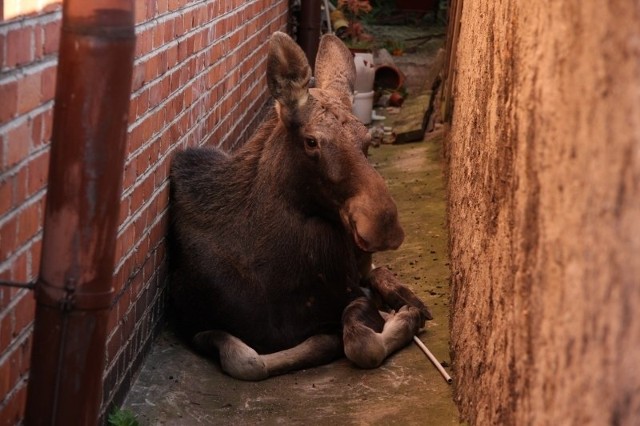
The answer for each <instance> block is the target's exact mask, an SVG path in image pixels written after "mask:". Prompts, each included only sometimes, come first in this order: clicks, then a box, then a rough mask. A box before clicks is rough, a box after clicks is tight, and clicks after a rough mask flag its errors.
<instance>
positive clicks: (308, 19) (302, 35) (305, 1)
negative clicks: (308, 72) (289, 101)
mask: <svg viewBox="0 0 640 426" xmlns="http://www.w3.org/2000/svg"><path fill="white" fill-rule="evenodd" d="M321 5H322V0H301V1H300V28H299V29H298V30H299V32H298V44H299V45H300V47H301V48H302V50H303V51H304V53H305V55H306V56H307V60H308V61H309V64H310V65H311V68H312V69H314V70H315V63H316V53H318V46H319V45H320V33H321V28H320V25H321V19H320V18H321V15H322V14H321V10H320V6H321Z"/></svg>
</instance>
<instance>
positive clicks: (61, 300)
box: [35, 277, 114, 312]
mask: <svg viewBox="0 0 640 426" xmlns="http://www.w3.org/2000/svg"><path fill="white" fill-rule="evenodd" d="M90 284H91V283H87V284H86V285H88V286H89V287H90ZM78 288H79V286H78V282H77V280H76V279H75V278H68V279H67V280H66V281H65V284H64V287H57V286H53V285H51V284H50V283H48V282H47V281H46V280H44V279H43V278H42V277H40V278H38V282H37V284H36V292H35V293H36V301H37V302H38V303H39V304H42V305H45V306H49V307H52V308H57V309H59V310H61V311H63V312H69V311H72V310H78V311H96V310H102V309H109V308H110V307H111V302H112V300H113V293H114V290H113V288H110V289H109V290H108V291H106V292H82V291H77V289H78Z"/></svg>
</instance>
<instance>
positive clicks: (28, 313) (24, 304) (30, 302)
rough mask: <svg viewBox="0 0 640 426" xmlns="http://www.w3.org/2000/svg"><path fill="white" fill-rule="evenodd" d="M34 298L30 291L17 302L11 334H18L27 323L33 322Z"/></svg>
mask: <svg viewBox="0 0 640 426" xmlns="http://www.w3.org/2000/svg"><path fill="white" fill-rule="evenodd" d="M35 308H36V304H35V299H34V297H33V295H32V294H31V293H27V294H25V295H24V296H23V297H22V299H20V301H19V302H18V304H17V305H16V308H15V312H14V315H15V324H14V329H13V335H14V336H17V335H19V334H20V333H21V332H22V331H23V330H24V329H25V328H26V327H27V326H28V325H29V324H31V323H32V322H33V319H34V317H35Z"/></svg>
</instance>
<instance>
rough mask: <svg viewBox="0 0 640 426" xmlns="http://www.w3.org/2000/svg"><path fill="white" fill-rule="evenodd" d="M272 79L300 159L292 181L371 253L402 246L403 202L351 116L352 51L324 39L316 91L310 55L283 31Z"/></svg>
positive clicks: (275, 40)
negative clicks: (400, 204) (368, 154)
mask: <svg viewBox="0 0 640 426" xmlns="http://www.w3.org/2000/svg"><path fill="white" fill-rule="evenodd" d="M267 80H268V86H269V90H270V91H271V94H272V96H273V97H274V98H275V100H276V111H277V115H278V120H279V123H280V124H281V126H282V127H283V128H284V131H285V132H286V137H285V139H286V144H288V146H287V148H288V149H289V150H293V151H294V152H295V153H296V155H297V156H296V162H297V164H296V167H293V168H292V170H295V173H296V176H291V177H290V179H292V180H295V181H296V182H297V188H298V190H299V191H301V192H302V193H304V194H305V198H308V199H306V200H305V203H307V204H312V205H313V207H314V209H316V210H318V209H319V210H320V211H323V212H326V215H327V216H331V215H334V216H336V218H339V219H340V220H341V222H342V223H343V225H344V227H345V228H346V229H347V231H348V232H349V233H350V234H351V235H352V236H353V240H354V242H355V244H356V245H357V246H358V247H359V248H360V249H361V250H362V251H364V252H376V251H381V250H387V249H396V248H398V247H399V246H400V244H402V241H403V239H404V233H403V231H402V228H401V226H400V224H399V222H398V213H397V208H396V205H395V203H394V201H393V199H392V198H391V195H390V194H389V192H388V189H387V187H386V184H385V182H384V180H383V179H382V177H381V176H380V175H379V174H378V172H377V171H376V170H375V169H374V168H373V167H372V166H371V164H370V163H369V161H368V159H367V158H366V155H365V152H366V149H367V147H368V145H369V143H370V142H371V136H370V134H369V133H368V131H367V129H366V127H365V126H364V125H363V124H362V123H361V122H360V121H359V120H358V119H357V118H356V117H355V116H354V115H353V114H352V112H351V102H352V93H353V85H354V80H355V65H354V63H353V59H352V56H351V52H350V51H349V50H348V49H347V47H346V46H345V45H344V44H343V43H342V41H340V39H338V38H337V37H335V36H333V35H325V36H323V37H322V39H321V41H320V46H319V49H318V56H317V58H316V73H315V87H314V88H309V82H310V80H311V68H310V66H309V63H308V61H307V59H306V57H305V54H304V52H303V51H302V49H300V47H299V46H298V45H297V44H296V43H295V42H294V41H293V40H292V39H291V38H290V37H289V36H287V35H286V34H284V33H279V32H277V33H275V34H273V35H272V37H271V41H270V51H269V57H268V62H267ZM291 145H293V146H291Z"/></svg>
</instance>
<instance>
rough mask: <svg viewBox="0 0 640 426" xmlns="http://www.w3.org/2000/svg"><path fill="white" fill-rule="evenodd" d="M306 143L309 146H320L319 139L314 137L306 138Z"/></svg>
mask: <svg viewBox="0 0 640 426" xmlns="http://www.w3.org/2000/svg"><path fill="white" fill-rule="evenodd" d="M304 143H305V145H307V147H308V148H316V147H317V146H318V141H317V140H315V139H314V138H306V139H305V140H304Z"/></svg>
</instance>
